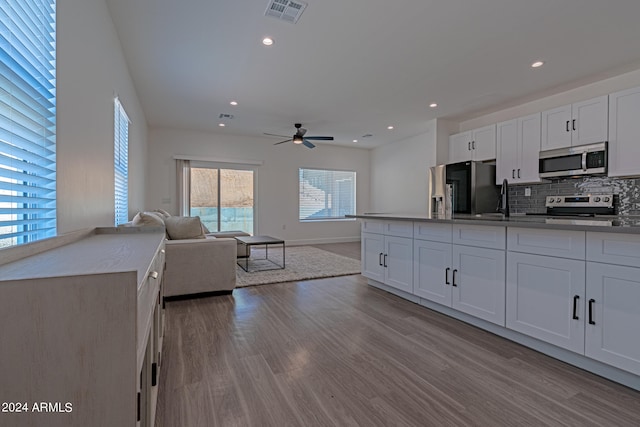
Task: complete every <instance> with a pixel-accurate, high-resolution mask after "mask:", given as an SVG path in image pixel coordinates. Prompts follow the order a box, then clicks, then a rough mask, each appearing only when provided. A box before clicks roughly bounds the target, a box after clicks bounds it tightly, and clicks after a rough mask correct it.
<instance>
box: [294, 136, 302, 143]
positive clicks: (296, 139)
mask: <svg viewBox="0 0 640 427" xmlns="http://www.w3.org/2000/svg"><path fill="white" fill-rule="evenodd" d="M293 143H294V144H302V137H301V136H298V135H295V136H294V137H293Z"/></svg>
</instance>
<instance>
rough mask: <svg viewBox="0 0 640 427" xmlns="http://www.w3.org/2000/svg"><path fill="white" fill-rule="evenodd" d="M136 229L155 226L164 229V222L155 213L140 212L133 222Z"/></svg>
mask: <svg viewBox="0 0 640 427" xmlns="http://www.w3.org/2000/svg"><path fill="white" fill-rule="evenodd" d="M131 224H132V225H133V226H134V227H142V226H155V227H164V220H163V219H162V217H161V216H160V214H157V213H155V212H138V213H137V214H136V216H134V217H133V220H131Z"/></svg>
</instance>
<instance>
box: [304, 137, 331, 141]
mask: <svg viewBox="0 0 640 427" xmlns="http://www.w3.org/2000/svg"><path fill="white" fill-rule="evenodd" d="M304 139H313V140H314V141H333V137H332V136H305V138H304Z"/></svg>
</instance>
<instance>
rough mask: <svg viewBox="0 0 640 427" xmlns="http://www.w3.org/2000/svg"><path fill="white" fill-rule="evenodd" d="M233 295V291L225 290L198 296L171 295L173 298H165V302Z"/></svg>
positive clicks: (200, 293) (198, 294) (202, 293)
mask: <svg viewBox="0 0 640 427" xmlns="http://www.w3.org/2000/svg"><path fill="white" fill-rule="evenodd" d="M232 293H233V289H231V290H223V291H209V292H199V293H197V294H184V295H171V296H166V297H164V299H163V302H171V301H183V300H186V299H197V298H208V297H215V296H219V295H231V294H232Z"/></svg>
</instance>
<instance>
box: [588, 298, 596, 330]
mask: <svg viewBox="0 0 640 427" xmlns="http://www.w3.org/2000/svg"><path fill="white" fill-rule="evenodd" d="M595 302H596V300H594V299H593V298H591V299H590V300H589V324H590V325H595V324H596V322H595V321H594V320H593V304H594V303H595Z"/></svg>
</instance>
